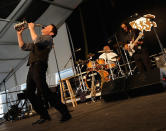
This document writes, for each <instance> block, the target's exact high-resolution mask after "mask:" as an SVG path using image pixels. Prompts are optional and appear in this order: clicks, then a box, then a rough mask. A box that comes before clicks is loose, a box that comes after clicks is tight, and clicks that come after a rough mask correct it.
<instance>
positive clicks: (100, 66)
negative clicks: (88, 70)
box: [96, 58, 106, 70]
mask: <svg viewBox="0 0 166 131" xmlns="http://www.w3.org/2000/svg"><path fill="white" fill-rule="evenodd" d="M96 62H97V68H98V69H99V70H103V69H105V68H106V63H105V60H104V59H102V58H99V59H97V60H96Z"/></svg>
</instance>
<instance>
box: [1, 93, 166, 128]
mask: <svg viewBox="0 0 166 131" xmlns="http://www.w3.org/2000/svg"><path fill="white" fill-rule="evenodd" d="M69 110H70V111H71V114H72V119H71V120H69V121H67V122H65V123H60V122H59V120H60V114H59V113H58V112H57V111H55V109H50V110H49V113H50V114H51V117H52V120H51V121H49V122H46V123H43V124H41V125H34V126H32V122H33V121H35V120H36V119H38V118H39V116H37V115H36V116H33V117H30V118H26V119H23V120H18V121H15V122H5V123H3V124H1V125H0V131H166V92H163V93H158V94H153V95H148V96H140V97H136V98H129V99H125V100H120V101H114V102H109V103H105V102H104V101H103V100H99V101H97V102H87V103H82V104H79V105H78V106H77V107H76V108H75V109H74V110H73V107H71V106H69Z"/></svg>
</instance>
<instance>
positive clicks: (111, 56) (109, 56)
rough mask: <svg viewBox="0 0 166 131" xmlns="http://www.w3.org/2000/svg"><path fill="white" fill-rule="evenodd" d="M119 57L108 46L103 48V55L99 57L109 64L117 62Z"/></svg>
mask: <svg viewBox="0 0 166 131" xmlns="http://www.w3.org/2000/svg"><path fill="white" fill-rule="evenodd" d="M117 57H118V55H117V54H116V53H114V52H113V51H112V50H110V47H109V46H108V45H106V46H104V47H103V54H101V55H100V56H99V59H104V60H105V63H107V64H109V63H110V62H114V63H115V62H116V61H117Z"/></svg>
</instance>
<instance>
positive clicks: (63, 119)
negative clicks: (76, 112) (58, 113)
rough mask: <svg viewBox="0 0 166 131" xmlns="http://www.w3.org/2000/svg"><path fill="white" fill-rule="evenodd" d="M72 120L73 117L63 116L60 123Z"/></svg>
mask: <svg viewBox="0 0 166 131" xmlns="http://www.w3.org/2000/svg"><path fill="white" fill-rule="evenodd" d="M70 119H71V115H70V114H67V115H64V116H62V119H61V120H60V122H66V121H68V120H70Z"/></svg>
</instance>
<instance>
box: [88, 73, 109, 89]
mask: <svg viewBox="0 0 166 131" xmlns="http://www.w3.org/2000/svg"><path fill="white" fill-rule="evenodd" d="M106 81H109V73H108V72H107V71H105V70H98V71H90V72H88V73H87V75H86V79H85V83H86V86H87V88H88V89H89V90H91V87H92V84H93V82H94V86H95V87H96V91H100V90H101V89H102V87H103V83H104V82H106Z"/></svg>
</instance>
